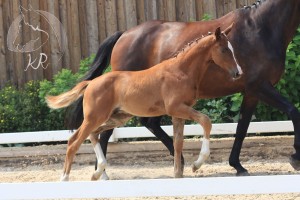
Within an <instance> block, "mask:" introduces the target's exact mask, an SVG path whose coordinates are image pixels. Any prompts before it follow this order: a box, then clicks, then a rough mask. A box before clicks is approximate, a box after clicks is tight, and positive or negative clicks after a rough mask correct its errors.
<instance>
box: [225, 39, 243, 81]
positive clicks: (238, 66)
mask: <svg viewBox="0 0 300 200" xmlns="http://www.w3.org/2000/svg"><path fill="white" fill-rule="evenodd" d="M228 48H229V49H230V51H231V52H232V55H233V59H234V62H235V63H236V66H237V68H238V71H239V74H240V75H242V74H243V71H242V68H241V66H240V65H239V64H238V62H237V60H236V58H235V55H234V50H233V46H232V45H231V43H230V42H229V40H228Z"/></svg>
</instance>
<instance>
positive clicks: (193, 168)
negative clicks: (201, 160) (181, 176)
mask: <svg viewBox="0 0 300 200" xmlns="http://www.w3.org/2000/svg"><path fill="white" fill-rule="evenodd" d="M200 167H201V165H200V166H197V164H196V163H195V162H194V163H193V164H192V171H193V173H195V172H196V171H197V170H198V169H200Z"/></svg>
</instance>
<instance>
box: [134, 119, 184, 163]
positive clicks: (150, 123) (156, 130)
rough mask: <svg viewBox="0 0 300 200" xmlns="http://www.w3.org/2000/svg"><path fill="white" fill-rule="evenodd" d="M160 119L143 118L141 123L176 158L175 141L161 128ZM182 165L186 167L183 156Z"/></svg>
mask: <svg viewBox="0 0 300 200" xmlns="http://www.w3.org/2000/svg"><path fill="white" fill-rule="evenodd" d="M161 118H162V116H160V117H141V118H140V122H141V124H142V125H143V126H145V127H146V128H147V129H148V130H149V131H151V133H153V135H155V137H157V138H158V139H159V140H160V141H161V142H162V143H163V144H164V145H165V146H166V147H167V149H168V150H169V152H170V155H171V156H174V145H173V140H172V138H171V137H170V136H168V134H167V133H166V132H165V131H164V130H163V129H162V128H161V127H160V121H161ZM181 164H182V166H184V158H183V155H181Z"/></svg>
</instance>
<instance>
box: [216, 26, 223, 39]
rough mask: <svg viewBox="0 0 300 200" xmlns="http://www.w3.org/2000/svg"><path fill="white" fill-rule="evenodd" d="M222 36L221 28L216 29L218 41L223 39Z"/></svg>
mask: <svg viewBox="0 0 300 200" xmlns="http://www.w3.org/2000/svg"><path fill="white" fill-rule="evenodd" d="M221 34H222V32H221V28H220V27H218V28H217V29H216V32H215V36H216V39H217V40H220V39H221Z"/></svg>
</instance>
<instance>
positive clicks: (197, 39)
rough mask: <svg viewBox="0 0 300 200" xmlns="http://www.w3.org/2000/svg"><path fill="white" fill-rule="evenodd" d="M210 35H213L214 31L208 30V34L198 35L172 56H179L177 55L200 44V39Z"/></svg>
mask: <svg viewBox="0 0 300 200" xmlns="http://www.w3.org/2000/svg"><path fill="white" fill-rule="evenodd" d="M210 35H212V33H211V32H208V33H207V35H202V36H201V37H198V38H196V39H194V40H192V41H191V42H188V43H187V44H186V45H184V47H183V48H182V49H181V50H179V51H177V52H176V53H175V54H174V56H172V57H173V58H177V56H179V55H180V54H181V53H184V52H187V51H188V50H190V49H192V48H193V47H194V46H195V45H196V44H198V42H199V40H201V39H203V38H205V37H207V36H210Z"/></svg>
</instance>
